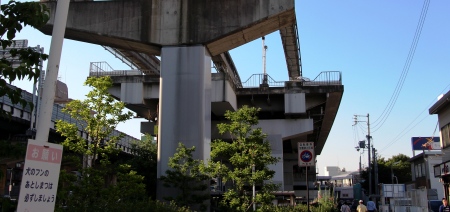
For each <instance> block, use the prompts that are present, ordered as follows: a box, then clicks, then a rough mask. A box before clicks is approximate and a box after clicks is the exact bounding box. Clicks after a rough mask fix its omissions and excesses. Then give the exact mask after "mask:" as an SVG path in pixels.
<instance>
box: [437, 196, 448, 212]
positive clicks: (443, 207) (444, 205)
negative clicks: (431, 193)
mask: <svg viewBox="0 0 450 212" xmlns="http://www.w3.org/2000/svg"><path fill="white" fill-rule="evenodd" d="M439 212H450V206H448V202H447V199H445V198H442V205H441V207H439Z"/></svg>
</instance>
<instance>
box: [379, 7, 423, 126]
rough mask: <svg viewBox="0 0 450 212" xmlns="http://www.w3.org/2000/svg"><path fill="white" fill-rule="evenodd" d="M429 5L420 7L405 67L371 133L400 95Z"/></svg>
mask: <svg viewBox="0 0 450 212" xmlns="http://www.w3.org/2000/svg"><path fill="white" fill-rule="evenodd" d="M429 4H430V0H426V1H425V2H424V4H423V6H422V11H421V14H420V18H419V22H418V24H417V27H416V32H415V34H414V38H413V41H412V43H411V47H410V50H409V53H408V57H407V59H406V62H405V65H404V67H403V71H402V73H401V75H400V78H399V80H398V82H397V85H396V87H395V89H394V92H393V94H392V96H391V98H390V100H389V102H388V104H387V106H386V108H385V109H384V110H383V112H382V114H381V115H380V116H379V117H378V118H377V119H376V120H375V121H374V122H373V124H372V126H373V128H374V130H373V131H372V132H376V131H377V130H379V129H380V128H381V127H382V126H383V125H384V123H385V122H386V120H387V118H388V117H389V115H390V113H391V112H392V109H393V108H394V106H395V103H396V102H397V99H398V96H399V95H400V92H401V90H402V88H403V84H404V82H405V80H406V76H407V75H408V72H409V68H410V66H411V63H412V60H413V58H414V54H415V51H416V47H417V44H418V42H419V38H420V34H421V32H422V28H423V24H424V22H425V18H426V15H427V12H428V7H429Z"/></svg>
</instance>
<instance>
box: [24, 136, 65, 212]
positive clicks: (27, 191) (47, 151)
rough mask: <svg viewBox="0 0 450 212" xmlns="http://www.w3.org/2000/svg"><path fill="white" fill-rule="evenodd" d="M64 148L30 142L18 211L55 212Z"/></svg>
mask: <svg viewBox="0 0 450 212" xmlns="http://www.w3.org/2000/svg"><path fill="white" fill-rule="evenodd" d="M62 152H63V148H62V146H61V145H57V144H52V143H47V142H46V143H43V142H37V141H35V140H31V139H30V140H28V146H27V155H26V157H25V166H24V170H23V176H22V184H21V186H20V195H19V203H18V207H17V211H19V212H25V211H27V212H32V211H54V208H55V200H56V190H57V188H58V178H59V170H60V167H61V159H62Z"/></svg>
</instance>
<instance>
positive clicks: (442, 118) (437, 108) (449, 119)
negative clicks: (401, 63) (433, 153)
mask: <svg viewBox="0 0 450 212" xmlns="http://www.w3.org/2000/svg"><path fill="white" fill-rule="evenodd" d="M429 113H430V114H431V115H434V114H437V115H438V122H439V129H440V136H441V149H442V161H441V163H440V164H437V165H435V166H433V168H434V169H433V170H434V176H435V177H437V178H440V181H441V183H442V186H443V191H444V195H445V197H446V198H447V199H448V198H449V189H450V188H449V183H450V172H449V168H448V166H449V164H450V91H449V92H447V93H446V94H445V95H443V96H442V97H441V98H440V99H439V100H438V101H437V102H436V103H435V104H434V105H433V106H431V108H430V109H429Z"/></svg>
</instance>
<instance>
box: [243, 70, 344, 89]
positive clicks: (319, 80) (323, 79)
mask: <svg viewBox="0 0 450 212" xmlns="http://www.w3.org/2000/svg"><path fill="white" fill-rule="evenodd" d="M341 77H342V75H341V72H340V71H324V72H321V73H320V74H319V75H317V77H316V78H314V79H313V80H310V79H309V78H307V77H302V76H301V77H298V78H297V79H294V80H291V81H299V82H302V84H303V86H319V85H342V78H341ZM266 79H267V84H268V85H269V87H284V83H285V82H284V81H276V80H274V79H273V78H272V77H271V76H269V75H268V74H266ZM263 81H264V74H253V75H251V76H250V77H249V78H248V79H247V80H246V81H245V82H243V83H242V86H243V87H244V88H256V87H259V86H260V85H261V84H263Z"/></svg>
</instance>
